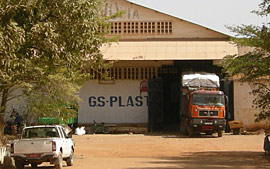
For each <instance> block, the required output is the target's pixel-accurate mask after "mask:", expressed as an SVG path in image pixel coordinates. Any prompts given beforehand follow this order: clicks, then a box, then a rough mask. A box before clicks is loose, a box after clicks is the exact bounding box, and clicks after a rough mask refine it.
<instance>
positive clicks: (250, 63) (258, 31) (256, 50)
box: [221, 0, 270, 122]
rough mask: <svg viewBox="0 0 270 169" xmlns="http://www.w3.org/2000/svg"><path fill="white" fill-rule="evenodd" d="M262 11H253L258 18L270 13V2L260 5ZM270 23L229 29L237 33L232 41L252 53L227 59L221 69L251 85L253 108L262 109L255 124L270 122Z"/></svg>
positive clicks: (267, 0)
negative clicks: (247, 47)
mask: <svg viewBox="0 0 270 169" xmlns="http://www.w3.org/2000/svg"><path fill="white" fill-rule="evenodd" d="M259 7H260V8H259V10H258V11H253V12H254V13H256V14H257V15H259V16H262V17H267V16H268V15H269V14H270V0H264V1H263V2H262V3H261V4H259ZM269 24H270V23H266V24H263V25H262V26H254V25H241V26H237V27H229V29H230V30H231V31H232V32H235V33H236V38H233V40H234V42H236V43H237V44H238V45H239V46H249V47H251V49H252V50H250V51H249V52H248V53H246V54H243V55H241V56H237V55H235V56H227V57H225V59H224V60H223V61H222V63H221V66H223V68H224V70H223V71H224V72H225V73H227V75H228V76H231V77H232V76H238V77H240V80H241V81H242V82H248V83H250V84H251V86H252V87H253V89H252V94H253V95H254V96H255V98H254V100H253V106H254V107H255V108H258V109H259V110H260V112H259V114H256V115H255V116H256V119H255V121H256V122H259V121H261V120H268V121H270V27H269Z"/></svg>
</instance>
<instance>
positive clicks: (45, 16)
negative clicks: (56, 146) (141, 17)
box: [0, 0, 118, 136]
mask: <svg viewBox="0 0 270 169" xmlns="http://www.w3.org/2000/svg"><path fill="white" fill-rule="evenodd" d="M101 5H102V0H57V1H48V0H5V1H1V2H0V94H1V96H0V99H1V101H0V103H1V105H0V129H1V131H0V136H1V134H2V133H3V124H4V113H5V112H6V110H7V102H8V101H10V100H12V99H14V98H16V97H19V96H27V99H28V101H29V102H28V105H27V106H28V111H31V112H41V110H42V111H43V110H45V111H43V113H45V112H50V113H51V112H55V113H57V112H58V111H60V109H63V108H64V107H65V106H66V104H68V103H72V102H76V101H77V100H78V97H77V96H76V94H77V92H78V88H79V84H80V83H81V82H82V80H83V79H86V78H87V77H89V68H90V65H94V67H96V68H98V67H100V66H101V65H102V62H103V61H102V55H101V53H100V50H99V49H100V47H101V46H102V45H103V44H104V43H108V42H110V41H112V39H109V38H106V37H105V35H106V32H104V31H101V28H106V27H108V26H109V24H108V20H109V19H111V18H113V17H117V16H118V14H115V15H114V16H110V17H103V16H102V15H100V11H101V9H102V8H101ZM105 30H106V29H105ZM17 89H22V92H21V93H20V94H19V95H18V94H16V95H13V94H14V93H13V91H14V90H17ZM31 101H32V102H31ZM33 101H35V102H33ZM37 102H40V104H35V103H37ZM42 105H43V106H42ZM45 105H46V106H45ZM56 105H57V106H56ZM45 107H46V108H45Z"/></svg>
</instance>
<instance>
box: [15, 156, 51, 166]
mask: <svg viewBox="0 0 270 169" xmlns="http://www.w3.org/2000/svg"><path fill="white" fill-rule="evenodd" d="M13 158H14V160H19V161H22V162H23V163H24V164H29V163H37V164H41V163H43V162H53V160H54V159H55V158H56V156H55V154H47V155H44V156H42V157H39V158H28V157H24V156H16V155H15V156H13Z"/></svg>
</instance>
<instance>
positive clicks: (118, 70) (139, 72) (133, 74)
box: [90, 67, 158, 80]
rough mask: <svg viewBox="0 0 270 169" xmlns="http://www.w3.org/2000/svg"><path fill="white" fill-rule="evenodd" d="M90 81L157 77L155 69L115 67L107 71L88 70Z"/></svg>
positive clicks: (156, 69)
mask: <svg viewBox="0 0 270 169" xmlns="http://www.w3.org/2000/svg"><path fill="white" fill-rule="evenodd" d="M90 73H91V75H92V77H91V79H99V80H106V79H107V80H125V79H131V80H137V79H139V80H143V79H149V78H157V77H158V74H157V73H158V68H157V67H115V68H110V69H107V70H104V69H102V70H97V71H95V70H90Z"/></svg>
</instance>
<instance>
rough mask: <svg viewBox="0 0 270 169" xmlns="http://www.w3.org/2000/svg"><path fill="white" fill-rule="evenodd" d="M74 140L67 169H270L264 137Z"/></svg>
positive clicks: (123, 136)
mask: <svg viewBox="0 0 270 169" xmlns="http://www.w3.org/2000/svg"><path fill="white" fill-rule="evenodd" d="M73 138H74V139H75V142H76V147H75V161H74V166H72V167H67V166H66V163H65V162H64V168H66V169H178V168H207V169H209V168H210V169H211V168H270V156H267V155H264V151H263V140H264V135H263V134H261V135H232V134H224V135H223V137H221V138H218V137H217V136H215V135H213V136H198V137H195V138H188V137H185V136H181V135H177V134H149V135H142V134H120V135H110V134H108V135H103V134H96V135H83V136H77V135H75V136H74V137H73ZM26 168H30V167H26ZM39 168H43V169H52V168H53V167H52V166H48V165H47V166H40V167H39Z"/></svg>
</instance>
